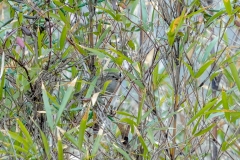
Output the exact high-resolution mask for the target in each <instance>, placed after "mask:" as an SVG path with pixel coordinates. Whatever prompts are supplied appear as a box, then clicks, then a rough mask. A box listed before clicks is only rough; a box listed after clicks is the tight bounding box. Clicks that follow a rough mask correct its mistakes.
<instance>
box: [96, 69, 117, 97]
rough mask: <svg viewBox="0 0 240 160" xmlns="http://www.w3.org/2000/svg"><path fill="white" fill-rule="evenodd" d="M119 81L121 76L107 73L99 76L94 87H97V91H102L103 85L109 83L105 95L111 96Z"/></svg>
mask: <svg viewBox="0 0 240 160" xmlns="http://www.w3.org/2000/svg"><path fill="white" fill-rule="evenodd" d="M120 79H121V74H119V73H115V72H112V73H107V74H106V75H105V76H101V77H100V78H99V79H98V81H97V83H96V86H97V88H98V89H97V90H98V91H99V89H101V90H102V89H104V88H103V87H104V84H105V83H106V82H107V81H109V84H108V86H107V88H106V90H105V94H107V95H109V94H112V93H114V91H115V89H116V87H117V86H118V83H119V81H120Z"/></svg>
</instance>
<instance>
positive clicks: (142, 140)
mask: <svg viewBox="0 0 240 160" xmlns="http://www.w3.org/2000/svg"><path fill="white" fill-rule="evenodd" d="M135 130H136V133H137V136H138V139H139V141H140V143H141V144H142V147H143V149H144V152H143V156H144V157H145V158H147V156H148V155H147V154H148V148H147V145H146V143H145V141H144V139H143V137H142V135H141V134H140V132H139V131H138V129H137V127H136V126H135Z"/></svg>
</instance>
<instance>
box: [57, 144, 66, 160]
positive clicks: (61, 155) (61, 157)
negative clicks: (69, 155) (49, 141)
mask: <svg viewBox="0 0 240 160" xmlns="http://www.w3.org/2000/svg"><path fill="white" fill-rule="evenodd" d="M57 149H58V160H63V159H64V156H63V146H62V140H58V142H57Z"/></svg>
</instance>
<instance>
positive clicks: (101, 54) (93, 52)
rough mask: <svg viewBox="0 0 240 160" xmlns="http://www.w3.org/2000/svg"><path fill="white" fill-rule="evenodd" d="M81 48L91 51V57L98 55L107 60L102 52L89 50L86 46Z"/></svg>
mask: <svg viewBox="0 0 240 160" xmlns="http://www.w3.org/2000/svg"><path fill="white" fill-rule="evenodd" d="M81 47H82V48H84V49H86V50H88V51H90V52H91V53H89V54H90V55H96V56H98V57H99V58H105V57H106V55H105V54H104V53H103V52H102V50H99V49H92V48H88V47H85V46H81Z"/></svg>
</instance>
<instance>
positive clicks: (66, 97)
mask: <svg viewBox="0 0 240 160" xmlns="http://www.w3.org/2000/svg"><path fill="white" fill-rule="evenodd" d="M76 81H77V77H76V78H75V79H74V80H73V81H72V82H70V83H69V85H68V89H67V91H66V92H65V94H64V97H63V100H62V103H61V106H60V108H59V110H58V113H57V119H56V123H55V124H56V125H57V123H58V121H59V120H60V117H61V115H62V113H63V111H64V109H65V107H66V105H67V103H68V100H69V98H70V97H71V95H72V93H73V91H74V88H75V84H76Z"/></svg>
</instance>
